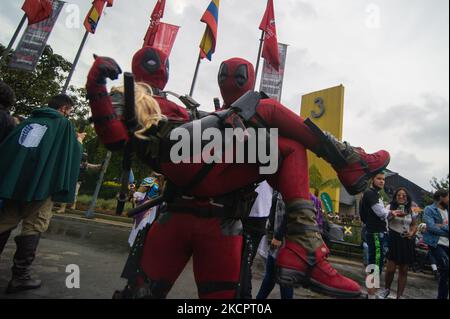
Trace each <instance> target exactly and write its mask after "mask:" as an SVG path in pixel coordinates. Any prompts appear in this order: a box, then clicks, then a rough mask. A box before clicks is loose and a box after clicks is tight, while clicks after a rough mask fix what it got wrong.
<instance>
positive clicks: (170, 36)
mask: <svg viewBox="0 0 450 319" xmlns="http://www.w3.org/2000/svg"><path fill="white" fill-rule="evenodd" d="M179 29H180V27H179V26H176V25H172V24H168V23H164V22H160V23H159V27H158V32H157V33H156V35H155V42H154V43H153V46H154V47H155V48H158V49H160V50H161V51H163V52H164V53H165V54H167V56H170V52H172V48H173V45H174V43H175V39H176V38H177V34H178V30H179Z"/></svg>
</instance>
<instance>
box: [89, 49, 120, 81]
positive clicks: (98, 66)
mask: <svg viewBox="0 0 450 319" xmlns="http://www.w3.org/2000/svg"><path fill="white" fill-rule="evenodd" d="M94 58H95V62H94V64H93V65H92V67H91V70H90V71H89V74H88V83H92V82H95V83H96V84H98V85H105V84H106V79H107V78H109V79H111V80H117V79H118V78H119V75H120V74H122V69H121V68H120V66H119V64H117V62H116V61H114V60H113V59H111V58H108V57H98V56H96V55H94Z"/></svg>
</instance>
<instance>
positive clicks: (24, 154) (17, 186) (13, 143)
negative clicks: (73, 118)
mask: <svg viewBox="0 0 450 319" xmlns="http://www.w3.org/2000/svg"><path fill="white" fill-rule="evenodd" d="M73 107H74V102H73V101H72V99H71V98H70V97H69V96H67V95H64V94H62V95H57V96H55V97H53V98H52V99H51V100H50V102H49V103H48V107H43V108H39V109H35V110H34V111H33V112H32V115H31V117H30V118H28V119H27V120H25V121H24V122H23V123H21V124H20V125H19V126H17V127H16V128H15V129H14V130H13V131H12V132H11V133H10V134H9V136H8V138H7V139H6V140H5V141H4V142H3V143H2V144H1V145H0V154H14V156H12V155H11V156H0V172H2V178H1V179H0V198H3V199H5V205H4V208H3V209H2V212H1V214H0V254H1V252H2V251H3V248H4V246H5V244H6V242H7V240H8V238H9V236H10V234H11V231H12V230H13V229H14V228H16V227H17V225H18V224H19V223H20V222H22V231H21V233H20V235H18V236H17V237H16V238H15V242H16V245H17V250H16V253H15V255H14V258H13V262H14V265H13V267H12V279H11V281H10V282H9V284H8V288H7V290H6V291H7V293H15V292H18V291H22V290H27V289H36V288H39V287H40V286H41V281H40V280H35V279H32V278H31V274H30V271H31V265H32V263H33V260H34V258H35V255H36V249H37V247H38V243H39V239H40V235H41V234H42V233H44V232H45V231H46V230H47V228H48V226H49V223H50V219H51V217H52V206H53V202H54V201H57V202H66V203H70V202H72V201H73V198H74V195H75V186H76V182H77V176H78V172H79V169H80V161H81V154H82V145H81V144H80V143H79V142H78V140H77V136H76V133H75V130H74V127H73V125H72V123H71V122H70V121H69V120H68V119H67V117H68V116H69V114H70V113H71V111H72V109H73Z"/></svg>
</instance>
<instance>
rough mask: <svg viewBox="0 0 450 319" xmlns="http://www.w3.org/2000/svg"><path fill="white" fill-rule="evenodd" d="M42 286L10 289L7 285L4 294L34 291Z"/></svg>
mask: <svg viewBox="0 0 450 319" xmlns="http://www.w3.org/2000/svg"><path fill="white" fill-rule="evenodd" d="M41 286H42V284H40V285H39V286H20V287H11V285H8V287H7V288H6V290H5V294H8V295H9V294H16V293H19V292H22V291H28V290H34V289H39V288H41Z"/></svg>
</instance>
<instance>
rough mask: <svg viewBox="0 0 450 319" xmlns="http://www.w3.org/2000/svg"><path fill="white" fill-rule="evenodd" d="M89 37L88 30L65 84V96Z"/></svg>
mask: <svg viewBox="0 0 450 319" xmlns="http://www.w3.org/2000/svg"><path fill="white" fill-rule="evenodd" d="M88 35H89V31H87V30H86V32H85V33H84V37H83V40H82V41H81V45H80V48H79V49H78V52H77V55H76V57H75V60H74V61H73V64H72V68H71V69H70V73H69V76H68V77H67V79H66V83H65V84H64V87H63V91H62V93H63V94H65V93H66V91H67V89H68V88H69V83H70V81H71V80H72V76H73V73H74V72H75V68H76V67H77V64H78V60H79V59H80V56H81V52H82V51H83V48H84V45H85V44H86V41H87V38H88Z"/></svg>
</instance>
